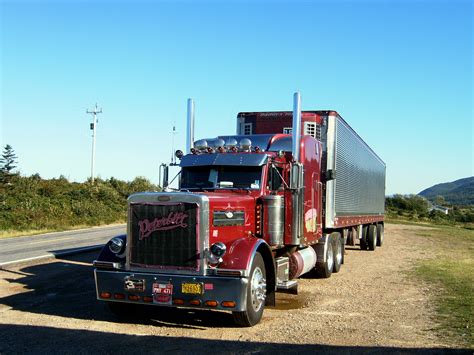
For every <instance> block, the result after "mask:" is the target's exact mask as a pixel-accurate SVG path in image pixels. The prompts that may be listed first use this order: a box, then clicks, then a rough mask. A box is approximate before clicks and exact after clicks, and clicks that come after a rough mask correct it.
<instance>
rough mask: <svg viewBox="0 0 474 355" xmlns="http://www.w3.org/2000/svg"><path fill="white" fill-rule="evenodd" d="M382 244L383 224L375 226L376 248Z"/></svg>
mask: <svg viewBox="0 0 474 355" xmlns="http://www.w3.org/2000/svg"><path fill="white" fill-rule="evenodd" d="M382 244H383V224H382V223H379V224H377V246H378V247H381V246H382Z"/></svg>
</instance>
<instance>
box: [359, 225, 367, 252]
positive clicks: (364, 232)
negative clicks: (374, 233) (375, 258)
mask: <svg viewBox="0 0 474 355" xmlns="http://www.w3.org/2000/svg"><path fill="white" fill-rule="evenodd" d="M360 248H361V249H362V250H367V226H362V236H361V238H360Z"/></svg>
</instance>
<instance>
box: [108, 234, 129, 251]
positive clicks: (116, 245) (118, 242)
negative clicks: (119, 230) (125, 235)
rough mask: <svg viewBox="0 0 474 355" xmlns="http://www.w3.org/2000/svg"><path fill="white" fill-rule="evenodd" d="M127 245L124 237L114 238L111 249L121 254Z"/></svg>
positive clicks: (111, 241)
mask: <svg viewBox="0 0 474 355" xmlns="http://www.w3.org/2000/svg"><path fill="white" fill-rule="evenodd" d="M124 247H125V243H124V241H123V239H122V238H118V237H115V238H112V239H111V240H110V244H109V249H110V251H111V252H112V253H114V254H120V253H121V252H122V251H123V249H124Z"/></svg>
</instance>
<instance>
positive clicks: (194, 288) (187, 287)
mask: <svg viewBox="0 0 474 355" xmlns="http://www.w3.org/2000/svg"><path fill="white" fill-rule="evenodd" d="M181 293H187V294H192V295H200V294H202V284H200V283H193V282H184V283H182V284H181Z"/></svg>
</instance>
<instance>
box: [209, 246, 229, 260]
mask: <svg viewBox="0 0 474 355" xmlns="http://www.w3.org/2000/svg"><path fill="white" fill-rule="evenodd" d="M226 249H227V247H226V246H225V244H224V243H222V242H217V243H214V244H212V245H211V253H212V254H213V255H215V256H217V257H218V258H222V257H223V256H224V254H225V252H226Z"/></svg>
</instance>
